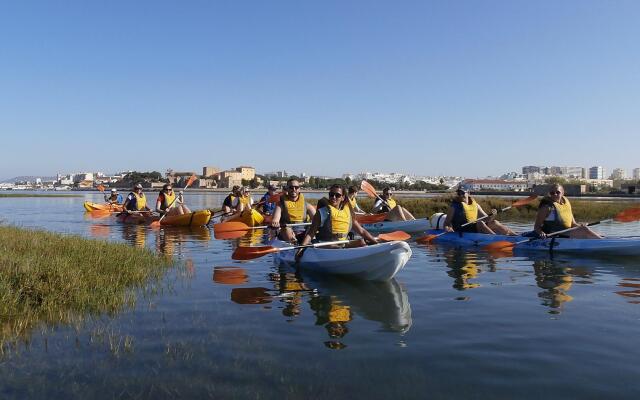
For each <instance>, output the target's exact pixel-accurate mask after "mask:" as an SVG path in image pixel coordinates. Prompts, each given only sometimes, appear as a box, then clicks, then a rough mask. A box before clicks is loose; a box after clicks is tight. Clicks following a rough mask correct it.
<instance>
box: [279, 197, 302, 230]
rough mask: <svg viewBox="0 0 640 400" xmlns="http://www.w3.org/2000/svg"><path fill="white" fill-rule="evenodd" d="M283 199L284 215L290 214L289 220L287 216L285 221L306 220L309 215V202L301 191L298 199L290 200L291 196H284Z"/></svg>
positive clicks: (288, 222)
mask: <svg viewBox="0 0 640 400" xmlns="http://www.w3.org/2000/svg"><path fill="white" fill-rule="evenodd" d="M282 200H283V203H284V208H285V209H284V210H282V211H283V214H284V215H283V216H288V220H287V218H286V217H285V218H284V219H283V220H284V223H287V224H295V223H298V222H304V220H305V218H306V217H307V204H306V203H305V201H304V195H303V194H302V193H300V194H299V195H298V200H297V201H293V200H289V196H282Z"/></svg>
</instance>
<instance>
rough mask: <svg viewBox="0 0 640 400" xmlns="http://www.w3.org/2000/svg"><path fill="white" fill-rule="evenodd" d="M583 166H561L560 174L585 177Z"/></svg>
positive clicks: (567, 176)
mask: <svg viewBox="0 0 640 400" xmlns="http://www.w3.org/2000/svg"><path fill="white" fill-rule="evenodd" d="M583 170H584V168H582V167H560V175H562V176H563V177H566V178H575V179H578V178H584V176H583Z"/></svg>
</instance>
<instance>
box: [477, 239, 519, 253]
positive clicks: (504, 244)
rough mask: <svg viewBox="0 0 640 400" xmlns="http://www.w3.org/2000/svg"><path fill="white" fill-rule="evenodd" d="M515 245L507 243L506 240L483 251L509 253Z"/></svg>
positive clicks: (495, 243)
mask: <svg viewBox="0 0 640 400" xmlns="http://www.w3.org/2000/svg"><path fill="white" fill-rule="evenodd" d="M515 245H516V244H515V243H513V242H507V241H506V240H499V241H497V242H493V243H489V244H488V245H486V246H484V247H483V249H485V250H486V251H509V250H512V249H513V248H514V247H515Z"/></svg>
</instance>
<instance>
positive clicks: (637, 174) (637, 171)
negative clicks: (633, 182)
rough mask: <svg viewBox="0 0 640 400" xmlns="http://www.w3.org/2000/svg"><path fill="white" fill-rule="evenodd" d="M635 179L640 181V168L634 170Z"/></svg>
mask: <svg viewBox="0 0 640 400" xmlns="http://www.w3.org/2000/svg"><path fill="white" fill-rule="evenodd" d="M633 179H640V168H634V169H633Z"/></svg>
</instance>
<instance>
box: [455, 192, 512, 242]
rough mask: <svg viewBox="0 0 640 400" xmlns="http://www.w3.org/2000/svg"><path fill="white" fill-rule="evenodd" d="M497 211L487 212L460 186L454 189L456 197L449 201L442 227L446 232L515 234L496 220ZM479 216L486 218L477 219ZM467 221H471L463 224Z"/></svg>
mask: <svg viewBox="0 0 640 400" xmlns="http://www.w3.org/2000/svg"><path fill="white" fill-rule="evenodd" d="M497 213H498V210H496V209H492V210H491V215H489V214H487V213H486V212H485V211H484V210H483V209H482V207H481V206H480V204H478V202H476V200H475V199H474V198H473V197H471V196H470V195H469V191H468V190H466V189H464V188H463V187H462V186H460V187H458V189H457V190H456V197H455V198H454V199H453V201H452V202H451V206H450V207H449V211H447V218H446V219H445V220H444V229H445V230H446V231H447V232H471V233H488V234H491V235H495V234H500V235H510V236H513V235H516V233H515V232H514V231H512V230H511V229H509V228H508V227H506V226H504V225H503V224H501V223H500V222H498V221H496V219H495V215H496V214H497ZM479 218H486V219H484V220H481V221H478V219H479ZM468 222H473V223H472V224H468V225H465V224H467V223H468ZM463 225H464V226H463Z"/></svg>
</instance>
